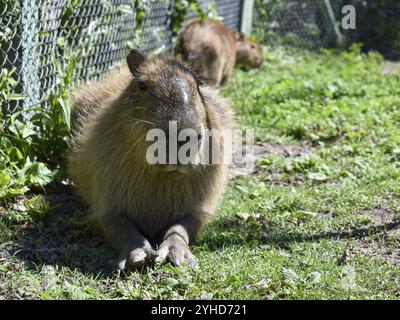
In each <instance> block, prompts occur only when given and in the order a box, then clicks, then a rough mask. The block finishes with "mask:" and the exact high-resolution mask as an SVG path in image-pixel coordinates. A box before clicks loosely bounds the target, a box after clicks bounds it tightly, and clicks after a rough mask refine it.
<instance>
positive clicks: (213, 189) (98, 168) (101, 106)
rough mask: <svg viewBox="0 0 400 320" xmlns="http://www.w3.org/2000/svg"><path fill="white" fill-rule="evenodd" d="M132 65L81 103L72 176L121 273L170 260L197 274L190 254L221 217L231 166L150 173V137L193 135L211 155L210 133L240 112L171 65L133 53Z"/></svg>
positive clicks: (155, 167)
mask: <svg viewBox="0 0 400 320" xmlns="http://www.w3.org/2000/svg"><path fill="white" fill-rule="evenodd" d="M127 63H128V67H129V68H122V69H121V70H119V71H114V72H113V73H112V74H111V75H109V77H108V78H106V79H104V80H103V81H100V82H96V83H92V84H89V85H86V86H85V87H84V88H83V89H82V90H81V91H80V92H79V93H78V95H77V97H76V99H75V102H74V108H73V113H74V117H73V119H74V122H75V123H74V126H73V131H72V133H71V138H70V154H69V166H68V171H69V176H70V178H71V180H72V181H73V183H74V184H75V186H76V188H77V191H78V193H79V194H80V195H81V197H82V198H83V200H84V201H85V202H86V203H87V204H88V205H89V206H90V211H91V215H92V217H94V218H95V220H96V221H97V222H98V223H99V226H100V227H101V229H102V230H103V232H104V235H105V238H106V240H108V242H109V243H110V244H111V245H112V246H113V247H114V248H115V249H117V250H118V251H119V253H120V256H119V263H118V266H119V268H120V269H126V268H141V267H143V266H145V265H147V264H148V263H149V262H150V261H152V260H153V259H155V261H156V262H158V261H162V260H164V259H165V258H168V260H169V261H170V262H171V263H172V264H174V265H178V266H179V265H182V264H186V263H187V264H188V265H189V266H191V267H194V266H195V265H196V258H195V257H194V256H193V255H192V254H191V252H190V251H189V247H188V245H189V243H190V242H192V241H193V239H194V238H195V237H196V234H197V232H198V231H199V229H200V227H201V226H202V225H203V224H204V223H205V222H206V220H207V218H208V217H209V216H210V215H212V214H213V213H214V211H215V209H216V206H217V204H218V201H219V199H220V197H221V195H222V193H223V190H224V187H225V183H226V180H227V166H226V165H225V164H224V161H220V162H219V164H218V163H217V164H213V165H207V164H204V163H203V162H199V161H193V162H191V163H188V164H186V165H185V164H182V163H177V164H168V163H167V164H151V163H149V161H148V158H147V156H146V153H147V151H148V148H149V146H150V145H151V142H149V141H147V138H146V135H147V134H148V133H149V131H150V130H152V129H159V130H163V131H164V132H165V131H167V132H168V130H169V123H170V122H171V121H174V122H175V123H176V124H177V130H183V129H188V128H190V129H192V130H194V132H196V139H197V140H196V141H197V142H198V146H199V148H198V153H205V152H206V150H208V149H207V148H206V147H202V146H203V144H205V140H206V139H205V138H204V137H205V132H206V131H207V130H211V129H213V130H214V131H216V132H222V130H230V129H232V126H233V112H232V110H231V107H230V105H229V103H228V102H227V101H226V100H225V99H224V98H222V97H220V96H219V95H218V93H217V91H216V90H214V89H212V88H210V87H207V86H204V85H202V83H201V82H199V81H198V79H197V78H196V76H195V75H194V74H193V73H192V71H191V70H190V69H189V68H188V67H187V66H185V65H184V64H183V63H181V62H179V61H178V60H176V59H174V58H171V57H168V56H156V57H151V58H150V57H146V56H145V55H143V54H142V53H140V52H139V51H137V50H132V51H131V52H130V54H129V55H128V57H127ZM217 136H218V135H217ZM218 137H219V139H221V141H220V142H221V143H220V148H221V150H222V149H223V148H224V144H223V141H222V140H223V138H222V135H220V136H218ZM170 142H171V141H170ZM168 150H169V149H168ZM167 152H169V151H167ZM221 155H222V153H221ZM221 155H220V156H221ZM196 159H197V158H196ZM155 249H156V250H155Z"/></svg>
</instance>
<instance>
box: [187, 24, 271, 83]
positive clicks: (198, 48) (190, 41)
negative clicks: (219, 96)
mask: <svg viewBox="0 0 400 320" xmlns="http://www.w3.org/2000/svg"><path fill="white" fill-rule="evenodd" d="M180 51H181V53H182V56H183V59H184V60H185V61H186V62H187V63H189V64H190V65H191V66H192V67H193V69H194V70H195V71H196V72H197V73H198V74H199V75H200V76H201V77H202V78H203V79H204V81H205V82H206V83H208V84H209V85H213V86H219V85H223V84H225V83H226V82H227V80H228V78H229V77H230V75H231V74H232V72H233V69H234V67H235V64H241V65H245V66H248V67H252V68H257V67H259V66H261V64H262V61H263V58H262V49H261V47H260V46H258V45H257V44H256V43H254V42H253V41H251V40H250V38H249V37H247V36H245V35H244V34H243V33H241V32H233V31H232V30H230V29H229V28H228V27H226V26H225V25H223V24H222V23H220V22H218V21H216V20H214V19H210V18H206V19H204V20H201V19H193V20H191V21H189V22H188V23H187V25H186V26H185V29H184V31H183V32H182V34H181V37H180Z"/></svg>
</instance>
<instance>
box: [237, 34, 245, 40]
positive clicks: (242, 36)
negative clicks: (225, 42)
mask: <svg viewBox="0 0 400 320" xmlns="http://www.w3.org/2000/svg"><path fill="white" fill-rule="evenodd" d="M244 37H245V35H244V33H243V32H235V38H236V41H243V40H244Z"/></svg>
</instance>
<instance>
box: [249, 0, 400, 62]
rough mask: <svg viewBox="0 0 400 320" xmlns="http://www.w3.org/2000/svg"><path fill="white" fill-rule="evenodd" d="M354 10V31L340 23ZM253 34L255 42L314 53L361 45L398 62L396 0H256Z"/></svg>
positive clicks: (399, 14) (399, 43) (399, 42)
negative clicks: (307, 50) (332, 48)
mask: <svg viewBox="0 0 400 320" xmlns="http://www.w3.org/2000/svg"><path fill="white" fill-rule="evenodd" d="M347 5H350V6H352V7H353V8H354V13H355V24H356V28H355V29H345V28H343V27H342V25H341V22H342V19H343V18H344V16H345V15H346V14H347V13H348V12H347V11H345V13H342V9H343V7H344V6H347ZM253 16H254V18H253V32H254V34H255V36H256V38H257V40H258V41H261V42H263V43H267V44H270V45H282V44H284V45H291V46H296V47H302V48H307V49H311V50H316V49H319V48H327V47H328V48H329V47H346V46H347V45H350V44H352V43H354V42H358V43H362V44H363V46H364V50H365V51H369V50H376V51H379V52H381V53H382V54H383V55H384V56H385V57H386V58H388V59H400V19H399V17H400V1H398V0H380V1H376V0H255V6H254V15H253Z"/></svg>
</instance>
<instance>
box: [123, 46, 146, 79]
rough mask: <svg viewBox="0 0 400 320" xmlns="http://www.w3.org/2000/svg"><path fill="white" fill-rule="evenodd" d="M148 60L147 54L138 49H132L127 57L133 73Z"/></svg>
mask: <svg viewBox="0 0 400 320" xmlns="http://www.w3.org/2000/svg"><path fill="white" fill-rule="evenodd" d="M145 60H146V55H145V54H144V53H142V52H140V51H139V50H137V49H132V50H131V52H129V54H128V56H127V57H126V61H127V62H128V67H129V70H130V71H131V73H132V74H135V73H136V72H137V70H138V68H139V66H140V65H141V64H142V63H143V62H144V61H145Z"/></svg>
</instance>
